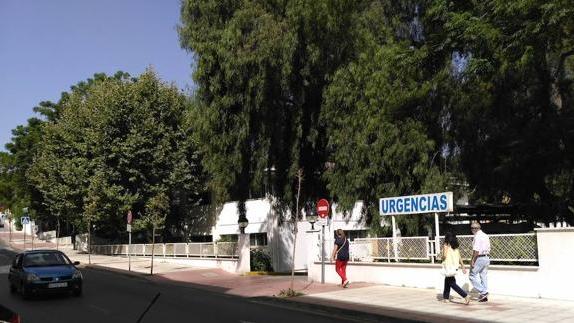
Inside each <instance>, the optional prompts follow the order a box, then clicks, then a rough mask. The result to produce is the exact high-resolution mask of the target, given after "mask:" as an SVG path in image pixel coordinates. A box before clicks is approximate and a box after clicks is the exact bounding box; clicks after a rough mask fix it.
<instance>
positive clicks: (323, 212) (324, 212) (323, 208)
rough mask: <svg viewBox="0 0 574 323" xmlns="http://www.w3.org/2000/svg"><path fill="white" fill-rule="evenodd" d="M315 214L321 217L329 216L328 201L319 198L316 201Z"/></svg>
mask: <svg viewBox="0 0 574 323" xmlns="http://www.w3.org/2000/svg"><path fill="white" fill-rule="evenodd" d="M317 215H318V216H319V217H321V218H326V217H328V216H329V201H327V200H326V199H320V200H319V202H317Z"/></svg>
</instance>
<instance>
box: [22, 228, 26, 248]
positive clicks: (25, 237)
mask: <svg viewBox="0 0 574 323" xmlns="http://www.w3.org/2000/svg"><path fill="white" fill-rule="evenodd" d="M22 229H24V250H26V225H25V224H23V225H22Z"/></svg>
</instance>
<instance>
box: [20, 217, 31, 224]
mask: <svg viewBox="0 0 574 323" xmlns="http://www.w3.org/2000/svg"><path fill="white" fill-rule="evenodd" d="M20 223H22V225H25V224H30V217H27V216H23V217H21V218H20Z"/></svg>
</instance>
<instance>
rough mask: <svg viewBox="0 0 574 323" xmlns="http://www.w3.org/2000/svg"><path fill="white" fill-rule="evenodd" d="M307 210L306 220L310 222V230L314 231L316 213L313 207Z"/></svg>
mask: <svg viewBox="0 0 574 323" xmlns="http://www.w3.org/2000/svg"><path fill="white" fill-rule="evenodd" d="M308 212H309V213H308V214H307V221H308V222H309V223H311V230H312V231H315V222H317V213H315V211H314V209H313V208H309V209H308Z"/></svg>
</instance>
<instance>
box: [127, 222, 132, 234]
mask: <svg viewBox="0 0 574 323" xmlns="http://www.w3.org/2000/svg"><path fill="white" fill-rule="evenodd" d="M126 230H127V231H128V232H130V233H131V232H132V225H131V224H128V225H127V228H126Z"/></svg>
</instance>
